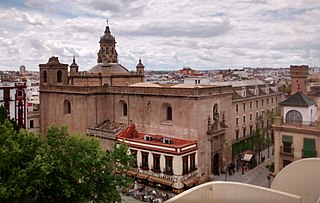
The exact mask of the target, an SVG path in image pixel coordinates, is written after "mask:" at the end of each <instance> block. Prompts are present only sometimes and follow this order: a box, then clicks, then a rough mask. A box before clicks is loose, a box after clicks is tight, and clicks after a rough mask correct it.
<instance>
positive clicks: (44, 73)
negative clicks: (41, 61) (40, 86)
mask: <svg viewBox="0 0 320 203" xmlns="http://www.w3.org/2000/svg"><path fill="white" fill-rule="evenodd" d="M47 82H48V73H47V71H46V70H44V71H43V83H47Z"/></svg>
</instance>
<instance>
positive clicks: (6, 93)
mask: <svg viewBox="0 0 320 203" xmlns="http://www.w3.org/2000/svg"><path fill="white" fill-rule="evenodd" d="M3 100H5V101H8V100H10V89H4V90H3Z"/></svg>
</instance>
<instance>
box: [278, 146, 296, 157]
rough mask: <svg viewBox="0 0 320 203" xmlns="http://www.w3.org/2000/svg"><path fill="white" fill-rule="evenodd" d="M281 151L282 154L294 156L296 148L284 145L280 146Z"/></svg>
mask: <svg viewBox="0 0 320 203" xmlns="http://www.w3.org/2000/svg"><path fill="white" fill-rule="evenodd" d="M280 153H281V154H282V155H287V156H293V154H294V148H293V147H283V146H280Z"/></svg>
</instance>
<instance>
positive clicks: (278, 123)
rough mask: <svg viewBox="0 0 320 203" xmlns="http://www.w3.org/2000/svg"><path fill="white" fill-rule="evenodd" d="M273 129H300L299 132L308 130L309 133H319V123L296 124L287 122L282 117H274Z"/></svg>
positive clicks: (303, 122)
mask: <svg viewBox="0 0 320 203" xmlns="http://www.w3.org/2000/svg"><path fill="white" fill-rule="evenodd" d="M273 127H284V128H291V129H301V130H309V131H316V132H319V131H320V123H319V122H317V121H316V122H310V121H299V122H298V121H297V122H288V121H286V120H285V119H283V117H276V118H275V122H274V124H273Z"/></svg>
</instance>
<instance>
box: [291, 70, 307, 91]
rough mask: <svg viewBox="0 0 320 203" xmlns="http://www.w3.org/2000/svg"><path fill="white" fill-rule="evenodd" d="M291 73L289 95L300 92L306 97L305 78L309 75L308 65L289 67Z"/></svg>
mask: <svg viewBox="0 0 320 203" xmlns="http://www.w3.org/2000/svg"><path fill="white" fill-rule="evenodd" d="M290 73H291V95H293V94H295V93H296V92H302V93H303V94H304V95H307V78H308V75H309V67H308V65H300V66H294V65H291V66H290Z"/></svg>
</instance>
